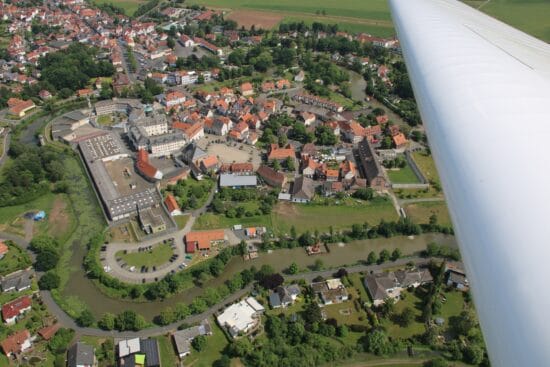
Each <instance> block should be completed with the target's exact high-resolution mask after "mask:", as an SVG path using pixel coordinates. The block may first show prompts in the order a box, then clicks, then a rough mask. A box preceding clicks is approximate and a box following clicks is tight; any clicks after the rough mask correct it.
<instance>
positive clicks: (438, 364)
mask: <svg viewBox="0 0 550 367" xmlns="http://www.w3.org/2000/svg"><path fill="white" fill-rule="evenodd" d="M448 365H449V364H448V363H447V361H446V360H444V359H443V358H441V357H439V358H436V359H432V360H430V361H426V362H424V364H423V365H422V366H424V367H447V366H448Z"/></svg>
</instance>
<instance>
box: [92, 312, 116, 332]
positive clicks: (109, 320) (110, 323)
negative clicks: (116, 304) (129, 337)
mask: <svg viewBox="0 0 550 367" xmlns="http://www.w3.org/2000/svg"><path fill="white" fill-rule="evenodd" d="M115 318H116V316H115V315H113V314H112V313H109V312H106V313H104V314H103V316H102V317H101V320H99V321H98V322H97V326H99V327H100V328H102V329H103V330H113V329H114V328H115Z"/></svg>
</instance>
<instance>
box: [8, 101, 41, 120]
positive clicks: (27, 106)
mask: <svg viewBox="0 0 550 367" xmlns="http://www.w3.org/2000/svg"><path fill="white" fill-rule="evenodd" d="M35 107H36V105H35V104H34V102H33V101H31V100H30V99H28V100H26V101H20V102H19V103H16V104H14V105H13V106H11V107H10V108H9V110H8V112H9V113H10V115H13V116H17V117H23V116H25V115H26V113H27V112H29V111H30V110H32V109H33V108H35Z"/></svg>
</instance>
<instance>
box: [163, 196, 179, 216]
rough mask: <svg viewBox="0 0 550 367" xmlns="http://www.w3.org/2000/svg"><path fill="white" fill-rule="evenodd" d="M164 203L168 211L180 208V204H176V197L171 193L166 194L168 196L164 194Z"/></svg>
mask: <svg viewBox="0 0 550 367" xmlns="http://www.w3.org/2000/svg"><path fill="white" fill-rule="evenodd" d="M164 204H166V207H167V208H168V211H169V212H170V213H172V212H173V211H174V210H180V206H179V205H178V202H177V201H176V198H175V197H174V195H172V194H168V196H166V199H164Z"/></svg>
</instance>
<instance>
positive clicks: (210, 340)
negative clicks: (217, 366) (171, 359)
mask: <svg viewBox="0 0 550 367" xmlns="http://www.w3.org/2000/svg"><path fill="white" fill-rule="evenodd" d="M210 325H211V326H212V335H210V336H207V337H206V347H205V348H204V349H203V350H202V351H201V352H200V353H198V352H197V351H196V350H192V351H191V354H190V355H188V356H186V357H185V358H184V359H183V365H185V366H193V367H210V366H212V364H213V363H214V361H216V360H218V359H220V358H221V352H222V350H223V349H224V348H225V346H226V345H227V344H228V341H227V338H226V337H225V334H224V333H223V331H222V330H221V329H220V327H219V326H218V324H217V323H216V321H215V320H212V319H211V320H210ZM164 365H165V364H164V362H163V366H164ZM170 366H175V365H170Z"/></svg>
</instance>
